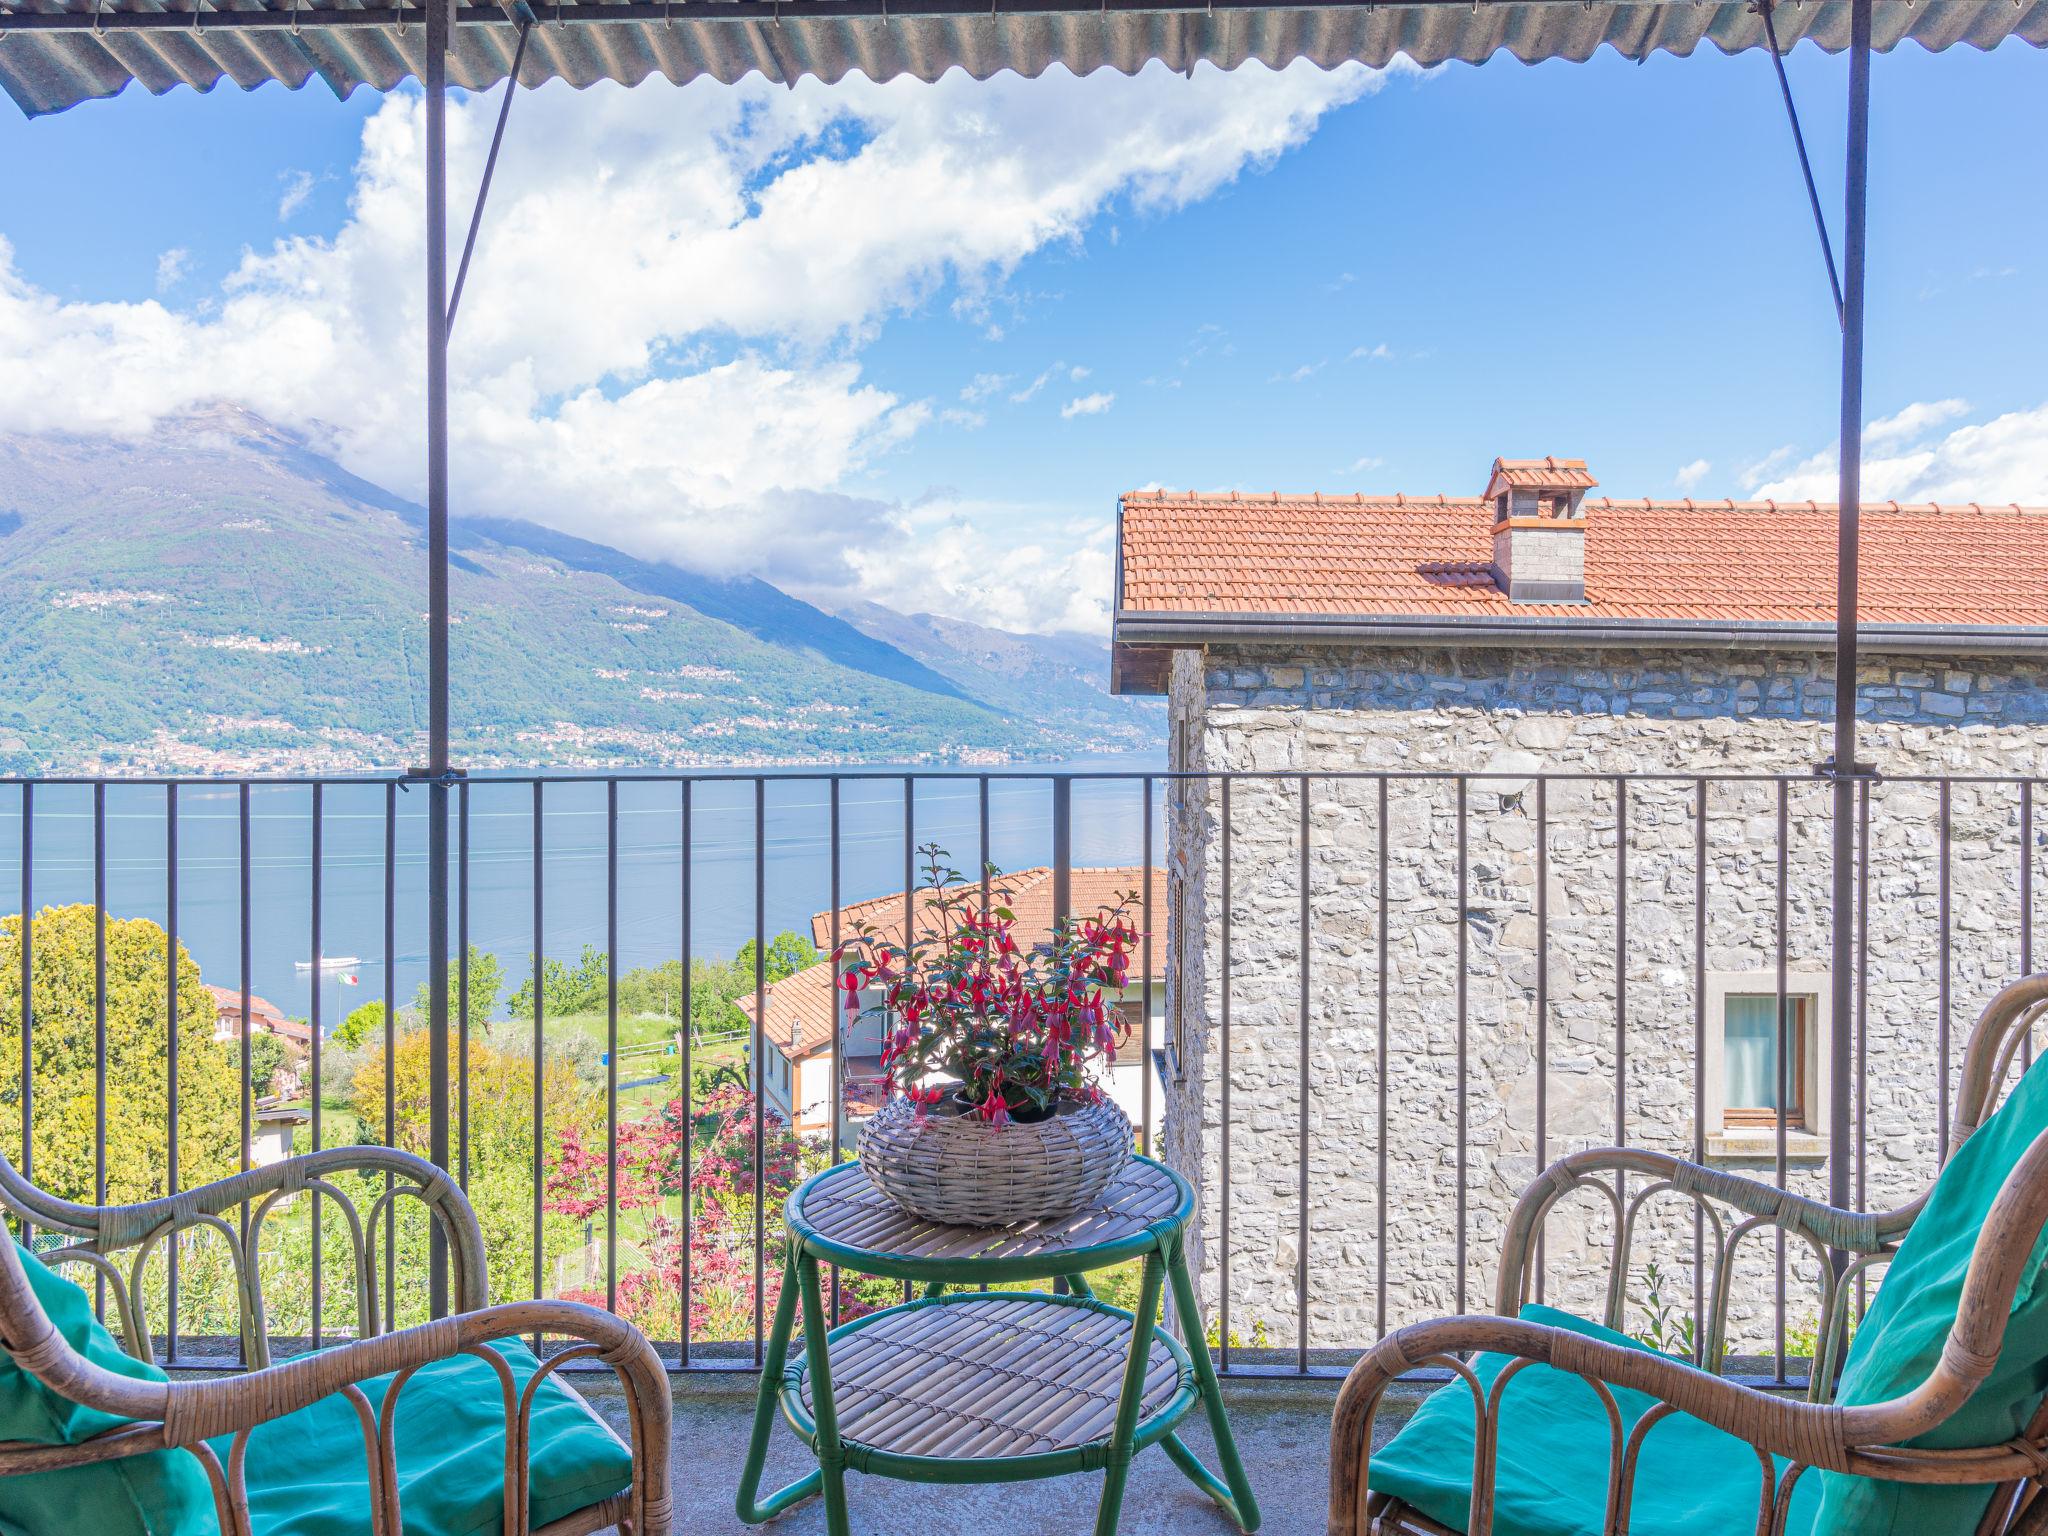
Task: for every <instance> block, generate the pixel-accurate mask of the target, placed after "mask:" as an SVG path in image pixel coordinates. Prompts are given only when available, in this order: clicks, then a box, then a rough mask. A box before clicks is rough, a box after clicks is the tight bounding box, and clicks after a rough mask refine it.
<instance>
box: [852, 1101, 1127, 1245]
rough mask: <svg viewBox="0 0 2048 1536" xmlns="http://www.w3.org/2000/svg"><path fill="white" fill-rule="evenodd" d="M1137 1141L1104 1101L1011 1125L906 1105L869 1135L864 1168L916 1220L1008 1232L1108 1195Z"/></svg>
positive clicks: (894, 1108) (945, 1107) (872, 1125)
mask: <svg viewBox="0 0 2048 1536" xmlns="http://www.w3.org/2000/svg"><path fill="white" fill-rule="evenodd" d="M1131 1135H1132V1132H1131V1122H1130V1119H1129V1118H1128V1117H1127V1116H1126V1115H1125V1114H1124V1112H1123V1111H1122V1110H1121V1109H1119V1108H1118V1107H1117V1106H1116V1104H1115V1102H1114V1101H1113V1100H1111V1099H1109V1098H1106V1097H1105V1098H1103V1099H1100V1100H1098V1101H1096V1102H1094V1103H1085V1102H1062V1103H1061V1104H1060V1106H1059V1108H1058V1109H1057V1110H1056V1111H1055V1112H1054V1113H1053V1114H1052V1115H1051V1116H1050V1117H1048V1118H1047V1119H1044V1120H1039V1121H1035V1122H1032V1123H1028V1124H1026V1123H1021V1122H1012V1123H1011V1124H1009V1125H1004V1126H992V1125H988V1124H985V1123H984V1122H983V1121H982V1120H981V1118H980V1117H979V1116H977V1115H972V1114H960V1113H958V1112H957V1111H956V1110H955V1108H954V1105H953V1101H952V1100H951V1099H950V1098H948V1099H946V1100H945V1101H943V1102H942V1104H941V1105H940V1106H939V1107H938V1108H936V1109H927V1110H923V1111H920V1110H919V1108H918V1106H916V1105H915V1104H912V1103H911V1102H910V1101H909V1100H908V1099H905V1098H901V1097H898V1098H892V1099H891V1100H890V1101H889V1102H888V1103H887V1104H885V1105H884V1106H883V1107H882V1108H881V1110H880V1111H878V1112H877V1113H876V1114H875V1116H874V1117H873V1118H872V1119H870V1120H869V1121H868V1123H867V1124H866V1125H865V1126H864V1127H863V1128H862V1129H861V1133H860V1165H861V1167H862V1168H863V1169H865V1170H866V1171H867V1175H868V1177H869V1178H870V1179H871V1180H872V1181H873V1182H874V1184H875V1187H876V1188H878V1189H880V1190H881V1191H882V1192H883V1193H884V1194H886V1195H888V1196H889V1198H890V1199H892V1200H894V1201H895V1202H896V1203H897V1204H898V1205H900V1206H902V1207H903V1208H904V1209H905V1210H907V1211H909V1212H910V1213H911V1214H912V1215H914V1216H921V1217H923V1218H924V1219H925V1220H927V1221H937V1222H944V1223H945V1224H947V1225H949V1226H961V1227H1007V1226H1013V1225H1015V1224H1016V1223H1018V1222H1025V1221H1046V1220H1050V1219H1052V1218H1054V1217H1058V1216H1064V1215H1066V1214H1068V1213H1069V1212H1070V1211H1074V1210H1078V1209H1079V1208H1080V1207H1081V1206H1084V1205H1086V1204H1087V1203H1088V1202H1089V1201H1091V1200H1093V1199H1094V1198H1095V1197H1096V1196H1097V1195H1100V1194H1101V1193H1102V1191H1103V1190H1104V1189H1106V1188H1108V1186H1109V1182H1110V1180H1112V1179H1114V1178H1115V1177H1116V1176H1117V1174H1118V1173H1119V1172H1121V1171H1122V1169H1123V1166H1124V1164H1125V1162H1126V1161H1128V1160H1129V1158H1130V1155H1131Z"/></svg>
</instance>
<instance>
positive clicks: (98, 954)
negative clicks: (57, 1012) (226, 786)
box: [92, 783, 107, 1319]
mask: <svg viewBox="0 0 2048 1536" xmlns="http://www.w3.org/2000/svg"><path fill="white" fill-rule="evenodd" d="M92 1063H93V1065H92V1190H93V1203H94V1204H95V1205H105V1204H106V1203H107V786H106V785H105V784H103V783H98V784H94V785H93V787H92ZM106 1301H107V1288H106V1281H105V1279H104V1278H102V1277H100V1276H99V1275H98V1274H97V1273H96V1274H95V1276H94V1279H93V1306H94V1310H95V1312H96V1314H97V1315H99V1316H100V1317H101V1318H102V1319H104V1318H105V1315H106Z"/></svg>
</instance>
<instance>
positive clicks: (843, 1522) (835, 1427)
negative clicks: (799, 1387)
mask: <svg viewBox="0 0 2048 1536" xmlns="http://www.w3.org/2000/svg"><path fill="white" fill-rule="evenodd" d="M791 1246H792V1247H794V1246H795V1245H794V1244H792V1245H791ZM797 1278H798V1280H799V1282H800V1284H801V1286H802V1289H803V1307H804V1350H805V1353H806V1354H807V1355H808V1357H809V1360H810V1368H811V1370H810V1374H811V1418H812V1420H813V1422H814V1423H815V1424H816V1425H817V1428H818V1445H817V1451H818V1471H819V1474H820V1475H821V1477H822V1479H823V1482H824V1488H825V1530H826V1532H827V1536H851V1528H850V1527H849V1526H848V1524H847V1517H846V1448H845V1447H844V1446H843V1445H841V1444H840V1441H839V1410H838V1408H837V1407H836V1406H835V1405H834V1403H833V1401H832V1362H831V1358H830V1356H831V1340H830V1339H829V1338H827V1336H826V1335H827V1334H828V1333H829V1331H830V1330H829V1329H827V1328H826V1327H825V1298H824V1295H823V1292H822V1289H821V1287H820V1286H819V1284H818V1261H817V1260H816V1259H815V1258H813V1257H812V1256H811V1255H810V1254H808V1253H800V1254H799V1255H798V1256H797Z"/></svg>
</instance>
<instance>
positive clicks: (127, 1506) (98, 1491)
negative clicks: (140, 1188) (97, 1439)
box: [0, 1243, 214, 1536]
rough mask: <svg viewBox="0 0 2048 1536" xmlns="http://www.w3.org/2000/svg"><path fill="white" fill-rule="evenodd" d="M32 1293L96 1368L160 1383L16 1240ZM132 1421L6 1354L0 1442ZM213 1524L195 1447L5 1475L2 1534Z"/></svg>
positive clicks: (126, 1531) (74, 1437) (189, 1528)
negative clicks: (86, 1401) (39, 1376)
mask: <svg viewBox="0 0 2048 1536" xmlns="http://www.w3.org/2000/svg"><path fill="white" fill-rule="evenodd" d="M15 1252H16V1254H17V1255H18V1256H19V1257H20V1260H21V1267H22V1269H23V1271H24V1272H25V1273H26V1274H27V1277H28V1284H29V1289H30V1290H32V1291H33V1292H34V1293H35V1297H36V1300H37V1302H38V1303H40V1305H41V1306H42V1309H43V1312H44V1315H46V1316H47V1317H48V1318H49V1320H50V1323H51V1325H52V1326H53V1327H54V1328H55V1329H56V1330H57V1332H58V1333H59V1334H61V1335H62V1336H63V1338H64V1341H65V1342H66V1343H67V1344H69V1345H70V1346H71V1347H72V1348H73V1349H74V1350H76V1351H77V1352H78V1353H79V1354H81V1355H83V1356H85V1358H86V1359H88V1360H90V1361H91V1362H92V1363H93V1364H94V1365H97V1366H99V1367H101V1368H102V1369H104V1370H108V1371H112V1372H114V1373H116V1374H117V1375H121V1376H130V1377H133V1378H135V1379H136V1380H138V1381H162V1380H163V1379H164V1374H163V1372H162V1371H160V1370H158V1369H157V1368H156V1367H155V1366H154V1365H151V1364H148V1363H147V1362H145V1361H141V1360H135V1359H132V1358H130V1357H129V1356H128V1355H127V1354H126V1353H124V1352H123V1351H122V1349H121V1346H120V1345H119V1344H117V1343H115V1342H114V1337H113V1335H112V1334H110V1333H108V1332H107V1330H106V1329H105V1328H104V1327H102V1326H101V1325H100V1321H99V1319H98V1318H96V1317H95V1316H94V1315H93V1310H92V1303H91V1302H90V1301H89V1300H88V1299H87V1298H86V1294H85V1292H84V1291H82V1290H80V1289H79V1288H78V1287H77V1286H75V1285H73V1284H72V1283H71V1282H70V1281H69V1280H67V1279H65V1278H64V1277H63V1276H62V1275H60V1274H57V1273H55V1272H54V1271H52V1270H49V1269H46V1268H44V1266H43V1263H42V1261H41V1260H39V1259H37V1258H36V1257H35V1256H34V1255H33V1254H31V1253H30V1252H29V1251H28V1250H27V1249H26V1248H23V1247H21V1245H20V1244H18V1243H17V1244H16V1245H15ZM126 1422H128V1421H127V1420H124V1419H120V1418H116V1417H114V1416H113V1415H111V1414H105V1413H100V1412H98V1411H97V1410H95V1409H91V1408H86V1407H84V1406H82V1405H80V1404H78V1403H74V1402H72V1401H70V1400H69V1399H68V1398H63V1397H59V1396H58V1395H57V1394H56V1393H54V1392H52V1391H50V1390H49V1388H47V1387H45V1386H44V1385H43V1384H42V1383H41V1382H40V1381H37V1380H36V1379H35V1377H33V1376H31V1375H30V1374H29V1373H28V1372H27V1371H25V1370H23V1369H22V1368H21V1367H20V1366H19V1365H17V1364H16V1363H15V1361H14V1357H13V1356H12V1355H9V1354H7V1353H5V1352H4V1351H0V1440H21V1441H27V1442H30V1443H33V1444H36V1445H77V1444H79V1443H80V1442H81V1441H85V1440H89V1439H91V1438H92V1437H93V1436H95V1435H100V1434H104V1433H106V1432H107V1431H108V1430H110V1429H118V1428H120V1427H121V1426H122V1425H123V1424H124V1423H126ZM213 1525H214V1511H213V1489H212V1485H211V1484H210V1483H209V1482H208V1480H207V1476H206V1471H205V1469H204V1468H202V1467H201V1466H200V1465H199V1462H198V1461H197V1460H196V1459H194V1457H193V1456H192V1454H191V1453H190V1452H189V1451H147V1452H144V1453H143V1454H141V1455H138V1456H124V1457H121V1458H120V1459H119V1460H116V1461H104V1462H98V1463H95V1464H93V1465H90V1466H84V1467H68V1468H65V1469H63V1470H61V1471H56V1472H33V1473H29V1474H27V1475H25V1476H21V1477H0V1531H4V1532H7V1533H9V1536H14V1533H20V1536H45V1533H48V1532H54V1531H80V1532H84V1531H90V1532H92V1533H93V1536H186V1533H187V1532H197V1531H204V1530H209V1529H211V1528H212V1527H213Z"/></svg>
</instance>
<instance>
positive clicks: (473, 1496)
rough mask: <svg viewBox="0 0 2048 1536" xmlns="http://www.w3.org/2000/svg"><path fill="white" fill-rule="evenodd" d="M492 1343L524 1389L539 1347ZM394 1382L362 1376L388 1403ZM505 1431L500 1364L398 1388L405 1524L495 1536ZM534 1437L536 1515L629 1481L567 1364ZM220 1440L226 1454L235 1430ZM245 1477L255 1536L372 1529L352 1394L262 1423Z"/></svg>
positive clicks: (354, 1535)
mask: <svg viewBox="0 0 2048 1536" xmlns="http://www.w3.org/2000/svg"><path fill="white" fill-rule="evenodd" d="M492 1347H493V1348H495V1349H496V1350H497V1351H498V1353H499V1354H500V1355H502V1356H503V1357H504V1360H505V1363H506V1364H507V1365H508V1366H510V1367H511V1370H512V1379H513V1382H514V1384H515V1391H524V1389H525V1386H526V1382H527V1380H528V1378H530V1377H531V1376H532V1375H533V1373H534V1370H535V1369H536V1364H535V1361H534V1358H533V1354H532V1352H531V1351H529V1350H528V1349H527V1348H526V1346H525V1345H523V1344H520V1343H518V1342H517V1341H504V1342H501V1343H498V1344H496V1345H494V1346H492ZM390 1382H391V1378H390V1377H388V1376H380V1377H377V1378H375V1379H373V1380H370V1381H366V1382H364V1383H362V1389H363V1392H364V1394H365V1395H366V1396H367V1397H368V1398H369V1400H370V1405H371V1407H372V1408H373V1409H378V1410H381V1408H382V1406H383V1402H384V1390H385V1388H386V1387H388V1386H389V1385H390ZM515 1401H516V1398H515ZM504 1436H505V1409H504V1402H503V1397H502V1394H501V1389H500V1387H499V1383H498V1374H497V1372H496V1371H494V1370H492V1369H491V1368H490V1366H488V1365H486V1364H485V1363H484V1362H483V1361H481V1360H478V1359H476V1358H474V1357H473V1356H469V1355H462V1356H458V1357H456V1358H455V1359H453V1360H440V1361H436V1362H435V1363H434V1364H432V1365H428V1366H425V1367H423V1368H421V1369H420V1370H419V1371H418V1372H417V1373H415V1374H414V1376H413V1378H412V1380H411V1381H409V1382H407V1383H406V1385H405V1388H404V1390H403V1391H401V1392H400V1393H399V1397H398V1426H397V1432H396V1448H397V1456H398V1486H399V1506H400V1509H401V1510H402V1512H403V1514H404V1517H405V1532H406V1536H486V1533H488V1536H497V1533H498V1531H499V1529H500V1522H501V1519H502V1515H503V1511H504V1504H505V1499H504V1494H505V1450H504V1445H505V1440H504ZM532 1445H533V1461H532V1469H531V1480H530V1482H529V1484H528V1487H529V1489H530V1497H531V1506H530V1507H531V1510H532V1516H533V1524H534V1526H536V1527H539V1526H543V1525H546V1524H547V1523H548V1522H549V1521H551V1520H559V1519H561V1518H562V1517H563V1516H564V1515H568V1514H573V1513H574V1512H575V1511H577V1510H579V1509H582V1508H585V1507H586V1506H588V1505H591V1504H595V1503H598V1502H599V1501H600V1500H603V1499H607V1498H609V1497H611V1496H612V1495H613V1494H615V1493H617V1492H619V1491H620V1490H621V1489H623V1488H625V1487H626V1486H627V1484H628V1483H629V1482H630V1481H631V1478H632V1472H633V1458H632V1456H631V1454H630V1453H629V1452H628V1451H627V1449H626V1447H625V1446H623V1445H622V1444H620V1443H619V1441H618V1439H617V1437H616V1436H614V1435H613V1434H612V1432H611V1431H610V1430H609V1429H607V1428H606V1427H605V1425H604V1422H603V1421H602V1420H601V1419H599V1418H598V1416H597V1415H596V1414H595V1413H593V1412H592V1411H591V1409H590V1407H589V1405H588V1404H586V1403H585V1402H584V1401H583V1399H582V1398H581V1397H579V1396H578V1395H577V1394H576V1393H575V1392H574V1391H573V1390H571V1389H570V1388H568V1387H566V1386H564V1385H563V1383H562V1380H561V1377H560V1376H559V1375H556V1376H550V1377H549V1378H548V1379H547V1380H546V1381H545V1382H543V1383H542V1384H541V1388H540V1391H539V1392H538V1393H536V1394H535V1398H534V1408H533V1440H532ZM214 1447H215V1449H216V1450H217V1451H219V1453H220V1456H221V1461H222V1463H223V1464H225V1463H226V1461H227V1450H228V1442H227V1441H225V1440H220V1441H216V1442H214ZM660 1453H661V1454H666V1448H665V1447H663V1448H661V1450H660ZM247 1480H248V1487H249V1511H250V1514H251V1516H252V1518H253V1524H254V1526H255V1530H256V1536H368V1533H369V1530H370V1515H369V1508H370V1486H369V1478H368V1476H367V1474H366V1472H365V1468H364V1461H363V1433H362V1429H361V1428H360V1425H359V1421H358V1420H357V1418H356V1413H355V1410H354V1409H353V1408H352V1407H350V1406H349V1403H348V1400H347V1399H346V1398H345V1397H342V1396H340V1395H335V1396H330V1397H326V1398H322V1399H321V1400H320V1401H319V1402H317V1403H314V1404H312V1405H311V1406H310V1407H306V1408H301V1409H300V1410H299V1411H298V1412H296V1413H293V1414H288V1415H286V1416H285V1417H284V1418H282V1419H277V1420H275V1421H273V1422H271V1423H268V1424H265V1425H263V1426H261V1427H260V1428H258V1429H257V1431H256V1432H255V1433H254V1434H253V1435H251V1436H250V1437H249V1453H248V1461H247ZM211 1528H212V1527H211V1520H210V1519H209V1522H208V1526H207V1529H208V1530H211Z"/></svg>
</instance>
